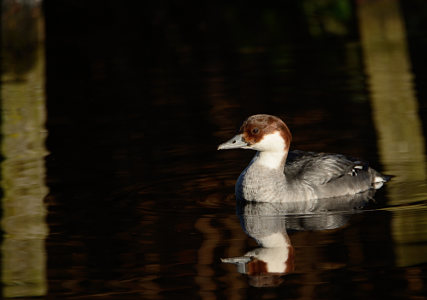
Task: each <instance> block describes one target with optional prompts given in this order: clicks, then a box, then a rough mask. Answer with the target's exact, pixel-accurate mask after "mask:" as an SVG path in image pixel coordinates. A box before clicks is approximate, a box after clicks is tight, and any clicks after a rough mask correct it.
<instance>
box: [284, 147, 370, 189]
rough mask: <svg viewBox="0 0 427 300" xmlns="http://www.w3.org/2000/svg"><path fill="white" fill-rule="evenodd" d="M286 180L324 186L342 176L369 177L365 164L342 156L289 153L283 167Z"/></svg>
mask: <svg viewBox="0 0 427 300" xmlns="http://www.w3.org/2000/svg"><path fill="white" fill-rule="evenodd" d="M285 174H286V176H287V178H292V179H295V180H302V181H306V182H310V183H312V184H314V185H321V184H326V183H328V182H330V181H332V180H334V179H337V178H340V177H343V176H358V175H362V176H363V175H365V176H370V175H369V165H368V164H367V163H366V162H363V161H360V160H357V159H354V158H351V157H347V156H345V155H342V154H330V153H315V152H305V151H299V150H294V151H290V152H289V154H288V158H287V161H286V166H285Z"/></svg>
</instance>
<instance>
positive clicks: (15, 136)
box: [1, 1, 48, 298]
mask: <svg viewBox="0 0 427 300" xmlns="http://www.w3.org/2000/svg"><path fill="white" fill-rule="evenodd" d="M2 5H3V8H2V10H3V11H2V43H1V45H2V49H1V51H2V58H3V60H2V77H1V79H2V85H1V134H2V140H1V154H2V156H3V161H2V163H1V188H2V194H3V195H2V196H3V197H2V210H3V215H2V222H1V225H2V230H3V241H2V245H1V255H2V284H3V297H5V298H9V297H29V296H43V295H46V292H47V284H46V251H45V238H46V236H47V232H48V228H47V225H46V221H45V215H46V209H45V205H44V198H45V196H46V195H47V193H48V190H47V187H46V185H45V182H44V181H45V173H46V172H45V164H44V157H45V155H46V149H45V137H46V131H45V129H44V123H45V119H46V108H45V95H44V86H45V83H44V65H45V64H44V61H45V59H44V49H43V17H42V13H41V7H40V6H41V2H40V1H26V2H21V1H3V3H2Z"/></svg>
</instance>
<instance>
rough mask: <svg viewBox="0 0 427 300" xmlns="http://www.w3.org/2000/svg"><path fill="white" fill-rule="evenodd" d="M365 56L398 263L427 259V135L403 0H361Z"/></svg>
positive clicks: (406, 264)
mask: <svg viewBox="0 0 427 300" xmlns="http://www.w3.org/2000/svg"><path fill="white" fill-rule="evenodd" d="M357 7H358V17H359V28H360V33H361V43H362V48H363V56H364V61H365V66H366V70H365V71H366V74H367V75H368V83H369V86H370V96H371V103H372V112H373V118H374V122H375V126H376V129H377V134H378V148H379V152H380V157H381V162H382V164H383V166H384V172H385V173H387V174H390V175H394V176H396V177H395V178H393V180H392V181H391V182H390V183H389V184H387V194H388V198H389V204H390V205H393V206H395V207H392V210H393V218H392V221H391V231H392V235H393V239H394V242H395V243H394V244H395V245H394V250H395V255H396V264H397V265H398V266H411V265H415V264H419V263H424V262H427V251H426V250H427V238H426V237H427V230H426V228H427V227H426V226H425V224H426V222H427V214H426V207H425V204H422V205H417V206H414V205H411V203H415V202H416V201H425V200H426V198H427V186H426V184H425V180H426V178H427V174H426V169H425V166H426V154H425V146H424V145H425V140H424V135H423V132H422V122H421V120H420V118H419V115H418V100H417V98H416V93H415V86H414V83H413V78H414V74H413V73H412V72H411V69H412V68H411V63H410V58H409V54H408V46H407V40H406V29H405V24H404V21H403V18H402V15H401V11H400V8H399V3H398V1H395V0H393V1H364V2H360V3H358V6H357Z"/></svg>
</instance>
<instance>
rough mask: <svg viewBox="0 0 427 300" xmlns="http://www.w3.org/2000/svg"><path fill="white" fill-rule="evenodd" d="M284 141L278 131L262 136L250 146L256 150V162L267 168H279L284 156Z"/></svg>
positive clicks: (285, 150)
mask: <svg viewBox="0 0 427 300" xmlns="http://www.w3.org/2000/svg"><path fill="white" fill-rule="evenodd" d="M285 147H286V145H285V141H284V140H283V137H282V136H281V135H280V133H279V132H278V131H276V132H274V133H271V134H268V135H266V136H264V138H263V139H262V140H261V141H259V142H258V143H256V144H255V145H253V146H252V149H255V150H258V151H260V152H259V155H258V161H257V163H259V164H261V165H263V166H264V167H267V168H269V169H277V168H280V167H281V165H282V163H283V160H284V158H285V155H286V152H287V149H285Z"/></svg>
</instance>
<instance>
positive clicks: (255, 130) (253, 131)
mask: <svg viewBox="0 0 427 300" xmlns="http://www.w3.org/2000/svg"><path fill="white" fill-rule="evenodd" d="M251 132H252V134H257V133H258V132H259V129H258V128H257V127H255V128H253V129H252V131H251Z"/></svg>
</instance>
